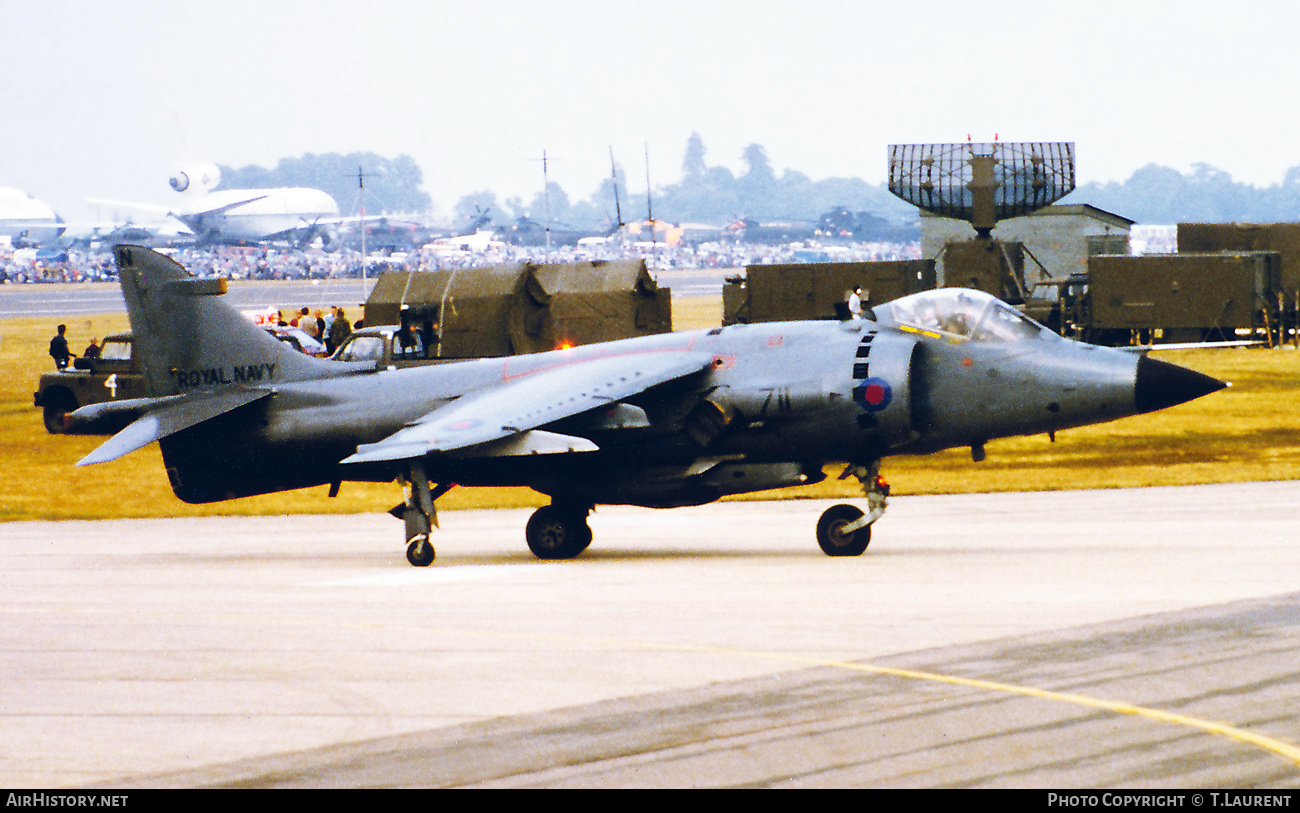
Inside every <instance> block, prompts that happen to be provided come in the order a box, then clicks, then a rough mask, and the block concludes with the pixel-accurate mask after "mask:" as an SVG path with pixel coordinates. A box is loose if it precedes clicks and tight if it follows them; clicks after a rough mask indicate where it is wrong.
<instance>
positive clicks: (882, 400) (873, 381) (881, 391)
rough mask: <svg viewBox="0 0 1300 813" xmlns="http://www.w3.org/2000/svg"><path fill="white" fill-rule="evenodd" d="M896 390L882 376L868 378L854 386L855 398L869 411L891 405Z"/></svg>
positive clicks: (877, 410) (859, 404)
mask: <svg viewBox="0 0 1300 813" xmlns="http://www.w3.org/2000/svg"><path fill="white" fill-rule="evenodd" d="M893 397H894V391H893V389H892V388H891V387H890V386H889V382H888V381H885V380H884V379H882V378H868V379H867V380H866V381H863V382H862V383H861V384H859V385H858V386H856V387H854V388H853V400H854V401H857V402H858V406H860V407H862V408H863V409H865V410H866V411H867V412H879V411H880V410H882V409H884V408H885V407H887V406H889V402H890V401H891V400H893Z"/></svg>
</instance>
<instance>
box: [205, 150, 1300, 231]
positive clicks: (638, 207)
mask: <svg viewBox="0 0 1300 813" xmlns="http://www.w3.org/2000/svg"><path fill="white" fill-rule="evenodd" d="M740 157H741V163H742V165H743V169H742V171H741V172H740V173H738V174H737V173H735V172H733V171H732V170H730V169H729V168H727V167H725V166H721V165H711V164H710V163H709V161H708V150H707V148H706V147H705V144H704V140H703V139H702V138H701V137H700V135H699V134H698V133H692V134H691V136H690V138H689V139H687V142H686V145H685V149H684V151H683V158H682V164H681V177H680V179H679V180H678V181H676V182H675V183H668V184H664V185H659V186H656V187H655V188H654V190H653V193H652V196H651V201H650V203H651V205H652V206H653V211H654V215H655V217H656V218H661V219H665V220H670V221H673V222H677V223H703V224H709V225H713V226H726V225H728V224H731V223H735V222H737V221H742V220H743V221H747V222H750V223H754V224H757V223H770V222H782V221H785V222H790V221H794V222H803V223H813V224H816V223H818V222H819V220H820V221H821V222H823V223H826V222H830V221H828V217H830V216H831V215H834V217H833V218H831V220H834V222H837V223H840V224H848V228H850V229H851V228H852V227H853V224H867V223H870V224H873V226H874V227H875V228H876V229H877V230H878V231H881V230H884V231H890V230H892V231H890V233H891V234H893V235H897V234H899V233H900V232H899V229H901V230H902V232H901V233H902V234H908V233H919V218H918V215H917V211H916V209H915V207H913V206H911V205H910V204H907V203H905V202H903V201H902V200H900V199H898V198H897V197H895V196H894V195H892V194H890V192H889V191H888V189H887V187H886V185H885V184H871V183H868V182H866V181H864V180H862V179H860V178H826V179H823V180H819V181H814V180H812V179H811V178H809V177H808V176H807V175H805V174H803V173H801V172H798V171H796V170H793V169H785V170H783V171H781V172H780V173H778V172H777V171H776V170H775V169H774V168H773V166H772V163H771V161H770V160H769V159H768V156H767V151H766V150H765V149H764V148H763V146H762V145H761V144H750V145H749V146H747V147H745V149H744V150H743V152H742V154H741V156H740ZM220 169H221V173H222V181H221V186H220V187H218V188H243V187H248V188H267V187H275V186H310V187H314V188H317V189H321V190H324V191H325V192H327V193H329V194H330V195H331V196H332V197H333V198H334V200H335V201H336V202H337V203H338V204H339V209H340V211H342V212H344V213H354V212H356V211H357V210H358V208H359V202H360V200H361V198H360V190H359V188H358V172H359V171H360V172H361V173H362V177H361V179H362V180H364V183H365V201H366V209H367V211H368V212H371V213H379V212H407V213H418V212H429V211H430V210H431V209H432V207H433V201H432V198H431V197H430V195H429V193H428V192H426V191H425V190H423V189H422V188H421V186H422V184H423V173H422V172H421V170H420V167H419V165H418V164H417V163H416V162H415V160H414V159H412V158H411V157H410V156H408V155H400V156H398V157H396V158H385V157H382V156H379V155H375V154H374V153H351V154H348V155H340V154H337V153H329V154H322V155H314V154H307V155H304V156H302V157H300V158H284V159H281V160H280V162H279V163H278V164H277V165H276V167H275V168H273V169H265V168H262V167H259V166H246V167H242V168H239V169H234V168H230V167H224V166H223V167H220ZM614 173H615V175H616V177H617V178H618V185H617V187H615V182H614V179H613V177H610V178H605V179H604V180H603V181H602V182H601V183H600V184H599V185H598V186H597V188H596V189H595V190H593V191H592V192H591V193H590V194H589V195H588V196H587V197H586V198H585V199H575V198H574V197H572V196H570V194H569V193H568V192H566V191H565V190H564V188H563V187H562V186H561V185H560V184H558V183H556V182H554V181H552V182H551V183H550V184H549V186H548V190H547V191H548V192H549V201H548V200H547V197H548V195H545V194H543V193H542V192H541V191H540V190H539V191H538V192H537V193H536V194H535V195H534V196H533V197H532V199H530V200H527V201H525V200H524V199H523V198H521V197H518V196H514V197H508V198H505V199H499V198H498V197H497V195H496V193H494V192H493V191H491V190H481V191H477V192H474V193H471V194H469V195H465V196H464V197H462V198H461V199H460V200H458V201H457V202H456V203H455V205H454V206H453V207H452V213H453V215H454V216H455V217H456V219H457V221H458V222H459V223H461V224H465V225H468V224H472V223H475V222H481V221H482V219H483V218H484V217H485V216H486V218H487V219H488V220H490V221H491V222H492V223H493V224H494V225H495V226H496V227H498V228H502V227H511V226H515V225H517V224H519V223H522V222H528V221H531V222H532V223H542V222H544V221H545V219H546V217H547V209H548V208H549V215H550V222H551V225H552V227H553V228H556V229H572V230H576V231H585V232H589V233H599V232H600V231H602V230H609V229H612V228H613V226H614V225H615V224H616V222H617V220H618V218H619V217H620V215H621V217H622V220H623V221H624V222H628V221H632V220H638V219H642V218H644V217H645V215H646V210H647V201H646V200H645V199H644V197H641V196H643V195H644V194H645V192H644V189H641V190H640V191H639V192H638V193H637V194H638V198H637V199H632V198H631V197H630V192H629V187H628V185H627V181H626V175H625V173H624V171H623V169H622V167H621V166H616V167H615V169H614ZM1061 202H1062V203H1067V204H1068V203H1087V204H1091V205H1092V206H1096V207H1097V208H1099V209H1104V210H1106V211H1109V212H1112V213H1114V214H1117V215H1121V216H1123V217H1127V218H1129V219H1131V220H1134V221H1136V222H1138V223H1148V224H1173V223H1178V222H1228V221H1238V222H1285V221H1291V220H1295V219H1297V216H1298V215H1300V166H1296V167H1292V168H1291V169H1290V170H1289V171H1287V173H1286V175H1285V178H1284V180H1283V181H1282V182H1281V183H1280V184H1275V185H1273V186H1269V187H1265V188H1258V187H1255V186H1252V185H1248V184H1244V183H1240V182H1237V181H1234V180H1233V179H1232V177H1231V175H1229V174H1228V173H1227V172H1224V171H1223V170H1220V169H1217V168H1215V167H1213V166H1210V165H1209V164H1196V165H1195V166H1194V167H1193V168H1192V171H1191V172H1189V173H1182V172H1179V171H1177V170H1175V169H1170V168H1169V167H1164V166H1159V165H1157V164H1149V165H1147V166H1144V167H1142V168H1141V169H1139V170H1137V171H1136V172H1134V173H1133V175H1132V176H1130V177H1129V178H1128V179H1127V180H1125V181H1123V182H1108V183H1098V182H1093V183H1089V184H1085V185H1083V186H1080V187H1078V188H1077V189H1075V191H1074V192H1072V193H1071V194H1070V195H1068V196H1066V197H1065V198H1064V199H1063V200H1062V201H1061ZM548 204H549V206H548ZM866 239H882V238H872V237H870V236H869V235H866Z"/></svg>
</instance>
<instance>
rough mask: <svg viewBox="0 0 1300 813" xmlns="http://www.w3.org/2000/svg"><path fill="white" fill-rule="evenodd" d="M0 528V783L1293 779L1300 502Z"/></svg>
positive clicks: (1059, 497) (1298, 763) (1286, 494)
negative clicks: (856, 542) (838, 517)
mask: <svg viewBox="0 0 1300 813" xmlns="http://www.w3.org/2000/svg"><path fill="white" fill-rule="evenodd" d="M891 503H892V504H891V506H890V510H889V512H888V513H887V514H886V516H885V517H884V518H883V519H882V520H881V521H880V523H879V524H878V525H877V526H876V530H875V536H874V539H873V541H872V545H871V548H870V550H869V551H868V553H867V554H866V555H865V556H863V557H860V558H856V559H849V560H835V559H830V558H828V557H825V556H823V555H822V554H821V553H820V551H819V550H818V549H817V548H816V545H815V542H814V541H813V538H812V537H813V534H812V528H813V525H814V523H815V522H816V519H817V516H818V515H819V514H820V512H821V511H822V510H824V508H825V507H826V506H827V505H828V504H829V503H825V502H819V501H789V502H770V503H741V502H736V503H723V504H716V505H711V506H704V507H701V508H693V509H675V510H672V511H650V510H643V509H633V508H605V507H602V508H601V509H599V511H598V512H597V513H596V514H595V515H594V516H593V518H592V522H591V524H592V528H593V531H594V532H595V542H594V543H593V545H592V547H591V549H589V550H588V551H587V552H586V553H584V554H583V555H582V557H580V558H579V559H578V560H575V561H571V562H558V563H541V562H536V561H535V560H533V559H532V557H531V555H530V554H529V553H528V552H527V550H526V548H525V546H524V544H523V539H522V533H523V525H524V522H525V520H526V517H527V512H526V511H496V512H446V513H444V514H443V516H442V526H443V527H442V530H441V531H439V532H438V534H437V540H436V541H437V548H438V560H437V561H436V562H435V564H434V565H433V566H432V567H430V568H427V569H415V568H411V567H409V566H408V565H407V564H406V563H405V558H404V553H403V547H402V545H401V542H400V539H399V537H400V536H401V531H400V528H401V525H400V523H398V522H397V521H396V520H393V519H392V518H391V517H388V516H386V515H364V516H345V517H288V518H280V517H267V518H252V519H196V520H145V521H123V522H111V523H109V522H97V523H82V522H67V523H10V524H7V525H0V558H2V559H3V562H2V564H3V569H0V579H2V580H3V584H4V587H3V590H2V591H0V621H2V622H3V625H2V626H0V640H3V646H2V647H0V667H2V668H3V670H4V674H5V675H6V676H7V679H6V681H5V683H4V685H3V688H0V713H2V714H3V719H4V729H5V737H4V738H3V739H4V744H3V746H2V747H3V751H0V754H2V756H0V783H3V784H4V785H6V786H9V787H46V788H49V787H75V786H87V785H106V786H111V787H161V786H183V787H189V786H210V785H225V786H230V785H234V786H244V787H247V786H258V787H262V786H310V787H324V786H465V785H470V786H546V787H558V786H583V787H593V786H594V787H599V786H620V787H621V786H630V785H634V786H648V787H656V786H663V787H685V786H742V785H743V786H798V787H803V786H886V785H890V786H904V787H930V786H984V787H1061V788H1067V787H1068V788H1074V787H1190V786H1196V787H1216V786H1220V787H1235V788H1241V787H1248V786H1259V787H1293V786H1296V785H1297V784H1300V751H1297V750H1295V744H1296V743H1297V742H1300V717H1298V715H1300V703H1297V702H1296V701H1297V699H1300V698H1298V696H1300V678H1297V677H1296V676H1295V674H1294V671H1295V670H1294V664H1295V663H1297V657H1296V655H1297V652H1296V650H1297V648H1298V647H1300V610H1298V609H1297V608H1298V607H1300V596H1298V595H1297V592H1298V591H1300V546H1298V545H1296V544H1295V539H1296V536H1297V534H1296V531H1297V529H1300V483H1258V484H1240V485H1218V486H1196V487H1188V488H1161V489H1137V490H1114V491H1100V492H1057V493H1037V494H1002V495H963V496H939V497H910V498H895V499H894V500H892V501H891Z"/></svg>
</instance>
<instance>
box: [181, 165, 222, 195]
mask: <svg viewBox="0 0 1300 813" xmlns="http://www.w3.org/2000/svg"><path fill="white" fill-rule="evenodd" d="M219 183H221V170H219V169H217V167H216V165H214V164H197V165H195V166H190V167H182V168H181V169H178V170H176V172H174V173H173V174H172V177H171V185H172V189H175V190H176V191H177V192H192V193H194V192H197V193H202V192H211V191H212V190H213V189H215V188H216V186H217V184H219Z"/></svg>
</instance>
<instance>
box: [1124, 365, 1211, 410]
mask: <svg viewBox="0 0 1300 813" xmlns="http://www.w3.org/2000/svg"><path fill="white" fill-rule="evenodd" d="M1226 386H1227V385H1226V384H1224V383H1223V382H1222V381H1220V380H1219V379H1217V378H1212V377H1210V376H1208V375H1205V374H1204V373H1198V372H1196V371H1195V370H1189V369H1187V368H1186V367H1179V366H1178V365H1177V364H1170V363H1169V362H1167V361H1157V360H1156V359H1152V358H1147V357H1146V356H1142V357H1141V358H1139V359H1138V363H1137V381H1136V383H1135V385H1134V387H1133V392H1134V397H1135V400H1136V401H1137V411H1138V413H1139V414H1141V413H1146V412H1155V411H1156V410H1159V409H1165V408H1167V407H1171V406H1177V405H1178V404H1183V403H1186V402H1188V401H1191V400H1194V399H1196V398H1200V397H1201V396H1202V395H1209V394H1210V393H1212V392H1218V391H1219V390H1221V389H1223V388H1224V387H1226Z"/></svg>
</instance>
